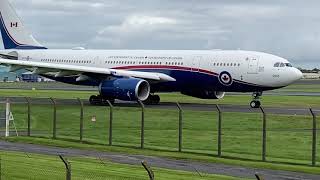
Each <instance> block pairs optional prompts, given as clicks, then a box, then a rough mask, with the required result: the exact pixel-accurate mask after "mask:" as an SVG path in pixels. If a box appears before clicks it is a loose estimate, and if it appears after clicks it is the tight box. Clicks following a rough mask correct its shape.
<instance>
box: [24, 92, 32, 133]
mask: <svg viewBox="0 0 320 180" xmlns="http://www.w3.org/2000/svg"><path fill="white" fill-rule="evenodd" d="M25 99H26V101H27V104H28V134H27V135H28V136H31V102H30V98H29V97H25Z"/></svg>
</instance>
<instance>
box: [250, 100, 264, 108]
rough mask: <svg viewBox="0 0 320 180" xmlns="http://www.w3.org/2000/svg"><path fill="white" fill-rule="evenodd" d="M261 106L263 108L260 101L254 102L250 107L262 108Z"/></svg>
mask: <svg viewBox="0 0 320 180" xmlns="http://www.w3.org/2000/svg"><path fill="white" fill-rule="evenodd" d="M260 106H261V102H260V101H256V100H253V101H251V102H250V107H252V108H260Z"/></svg>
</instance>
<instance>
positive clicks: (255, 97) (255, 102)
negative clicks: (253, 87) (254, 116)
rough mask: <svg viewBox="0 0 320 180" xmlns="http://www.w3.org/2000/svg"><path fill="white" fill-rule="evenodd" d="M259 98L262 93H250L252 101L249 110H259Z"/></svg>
mask: <svg viewBox="0 0 320 180" xmlns="http://www.w3.org/2000/svg"><path fill="white" fill-rule="evenodd" d="M260 96H262V92H254V93H252V97H253V100H252V101H251V102H250V107H251V108H260V106H261V102H260Z"/></svg>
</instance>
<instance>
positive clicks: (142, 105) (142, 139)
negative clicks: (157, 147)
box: [138, 101, 145, 149]
mask: <svg viewBox="0 0 320 180" xmlns="http://www.w3.org/2000/svg"><path fill="white" fill-rule="evenodd" d="M138 103H139V104H140V106H141V141H140V142H141V144H140V148H141V149H143V148H144V109H145V107H144V104H143V103H142V102H141V101H138Z"/></svg>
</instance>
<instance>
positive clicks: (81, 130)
mask: <svg viewBox="0 0 320 180" xmlns="http://www.w3.org/2000/svg"><path fill="white" fill-rule="evenodd" d="M77 100H78V102H79V104H80V141H81V142H82V139H83V102H82V100H81V99H80V98H78V99H77Z"/></svg>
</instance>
